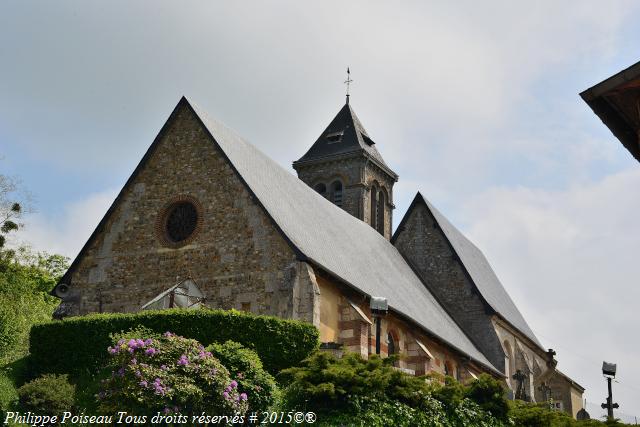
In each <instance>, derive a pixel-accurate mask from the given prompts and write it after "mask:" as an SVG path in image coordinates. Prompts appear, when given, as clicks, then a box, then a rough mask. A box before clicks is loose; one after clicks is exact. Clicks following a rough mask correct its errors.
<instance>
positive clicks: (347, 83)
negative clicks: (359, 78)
mask: <svg viewBox="0 0 640 427" xmlns="http://www.w3.org/2000/svg"><path fill="white" fill-rule="evenodd" d="M344 83H345V84H346V85H347V104H348V103H349V86H350V85H351V83H353V80H351V71H349V67H347V80H345V81H344Z"/></svg>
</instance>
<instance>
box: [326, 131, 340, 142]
mask: <svg viewBox="0 0 640 427" xmlns="http://www.w3.org/2000/svg"><path fill="white" fill-rule="evenodd" d="M343 134H344V131H340V132H333V133H329V134H327V136H326V138H327V141H329V144H335V143H337V142H340V141H342V135H343Z"/></svg>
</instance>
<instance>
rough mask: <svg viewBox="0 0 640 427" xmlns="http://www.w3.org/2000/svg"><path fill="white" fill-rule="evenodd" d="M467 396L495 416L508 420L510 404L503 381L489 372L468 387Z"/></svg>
mask: <svg viewBox="0 0 640 427" xmlns="http://www.w3.org/2000/svg"><path fill="white" fill-rule="evenodd" d="M465 396H466V397H468V398H469V399H471V400H473V401H474V402H476V403H477V404H478V405H480V407H481V408H482V409H484V410H485V411H488V412H490V413H491V415H493V416H494V417H495V418H497V419H499V420H503V421H507V419H508V417H507V414H508V412H509V404H508V403H507V402H508V401H507V398H506V390H505V388H504V386H503V385H502V383H501V382H500V381H498V380H497V379H495V378H493V377H492V376H490V375H488V374H482V375H480V376H479V377H478V379H477V380H474V381H471V383H469V385H468V387H466V391H465Z"/></svg>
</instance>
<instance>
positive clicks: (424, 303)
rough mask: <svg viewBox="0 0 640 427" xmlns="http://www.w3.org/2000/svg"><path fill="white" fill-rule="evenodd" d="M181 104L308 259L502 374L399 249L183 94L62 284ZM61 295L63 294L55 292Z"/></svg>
mask: <svg viewBox="0 0 640 427" xmlns="http://www.w3.org/2000/svg"><path fill="white" fill-rule="evenodd" d="M181 107H186V108H189V109H191V111H193V112H194V114H195V115H196V116H197V117H198V119H199V120H200V122H201V123H202V125H203V126H204V127H205V128H206V129H207V131H208V132H209V134H210V136H211V138H212V140H213V142H214V144H216V145H217V146H218V147H219V148H220V150H221V151H222V153H223V155H224V156H225V157H226V158H227V160H228V161H229V163H230V165H231V167H232V168H233V169H234V170H235V171H236V173H237V175H238V177H239V178H240V180H241V181H242V182H243V183H244V184H245V186H246V187H247V189H248V190H249V191H250V193H252V195H253V196H254V197H255V199H256V202H257V203H258V204H259V205H261V206H262V208H263V209H264V210H265V212H266V213H267V215H268V216H269V217H270V219H271V220H272V221H273V223H274V225H275V227H276V228H277V229H278V230H279V231H280V232H281V233H282V235H283V237H284V238H285V240H287V242H288V243H289V244H290V245H291V246H292V248H293V250H294V251H295V252H296V254H297V256H298V257H299V258H300V259H301V260H305V261H308V262H311V263H313V264H315V265H317V266H318V267H320V268H322V269H323V270H325V271H327V272H328V273H330V274H332V275H333V276H334V277H336V278H337V279H338V280H340V281H342V282H343V283H345V284H346V285H348V286H350V287H352V288H354V289H356V290H358V291H360V292H361V293H363V294H365V295H368V296H382V297H385V298H387V299H388V302H389V307H390V309H391V310H394V311H395V312H397V313H399V314H400V315H401V316H404V317H405V318H407V319H409V320H410V321H412V322H414V323H415V324H417V325H419V327H421V328H422V329H423V330H424V331H426V332H427V333H430V334H432V335H434V336H436V337H438V338H439V339H441V340H442V341H444V342H446V343H447V344H448V345H450V346H451V347H453V348H455V349H457V350H458V351H460V352H461V353H463V354H465V355H467V356H468V357H470V358H471V359H472V360H474V361H476V362H477V363H479V364H481V365H483V366H485V367H486V368H488V369H489V370H491V371H493V372H495V373H497V374H501V372H500V371H499V370H498V369H496V368H495V367H494V366H493V365H492V364H491V362H489V361H488V360H487V358H486V357H485V356H484V355H483V354H482V353H481V352H480V351H479V350H478V349H477V348H476V347H475V345H474V344H473V343H472V342H471V341H470V340H469V338H468V337H467V336H466V335H465V333H464V332H463V331H462V330H461V329H460V327H459V326H458V325H457V324H456V323H455V321H454V320H453V319H452V318H451V317H450V316H449V315H448V314H447V312H446V311H445V310H444V309H443V308H442V307H441V306H440V305H439V304H438V302H437V301H436V300H435V298H434V297H433V295H432V294H431V293H430V292H429V290H428V289H427V288H426V287H425V286H424V285H423V284H422V282H421V281H420V279H419V278H418V276H416V275H415V273H414V272H413V271H412V269H411V267H410V266H409V265H408V264H407V263H406V261H405V260H404V258H403V257H402V256H401V255H400V253H399V252H398V250H397V249H396V248H395V247H394V246H393V245H392V244H391V243H390V242H389V241H388V240H386V239H385V238H384V237H382V236H381V235H380V234H379V233H378V232H376V231H375V230H374V229H373V228H371V227H370V226H369V225H367V224H365V223H364V222H362V221H360V220H358V219H356V218H354V217H352V216H351V215H349V214H348V213H346V212H345V211H344V210H342V209H340V208H338V207H337V206H335V205H334V204H333V203H331V202H329V201H328V200H326V199H325V198H324V197H322V196H321V195H319V194H318V193H316V192H315V191H313V190H312V189H311V188H309V187H308V186H307V185H306V184H304V183H303V182H302V181H301V180H299V179H298V178H296V177H295V176H294V175H292V174H291V173H289V172H287V171H286V170H284V169H283V168H282V167H281V166H280V165H278V164H277V163H276V162H274V161H273V160H271V159H270V158H269V157H267V156H266V155H264V154H263V153H262V152H261V151H259V150H258V149H257V148H256V147H254V146H253V145H251V144H249V143H248V142H246V141H245V140H243V139H242V138H241V137H240V136H238V135H237V134H236V133H235V132H234V131H233V130H231V129H229V128H227V127H226V126H225V125H223V124H222V123H220V122H218V121H216V120H214V119H212V118H210V117H209V116H208V115H207V113H206V112H205V111H203V110H202V109H201V108H199V107H197V106H196V105H195V104H193V103H191V102H190V101H188V100H187V99H186V98H185V97H183V98H182V99H181V100H180V102H179V103H178V105H177V106H176V108H175V109H174V112H173V113H172V115H171V116H170V118H169V119H168V120H167V123H165V125H164V126H163V129H162V130H161V131H160V133H159V134H158V136H157V137H156V139H155V141H154V143H153V144H152V145H151V147H150V148H149V149H148V150H147V153H146V154H145V156H144V157H143V159H142V160H141V162H140V163H139V164H138V166H137V167H136V170H134V172H133V174H132V175H131V177H129V180H128V181H127V183H126V184H125V186H124V188H123V190H122V191H121V192H120V194H119V195H118V197H117V198H116V200H115V201H114V202H113V204H112V205H111V207H110V208H109V210H108V211H107V213H106V214H105V216H104V217H103V218H102V220H101V221H100V223H99V224H98V226H97V227H96V229H95V230H94V232H93V233H92V235H91V236H90V237H89V239H88V241H87V242H86V243H85V245H84V247H83V248H82V250H81V251H80V253H79V254H78V256H77V257H76V259H75V260H74V262H73V263H72V264H71V266H70V267H69V270H67V272H66V273H65V275H64V276H63V277H62V279H61V280H60V281H59V283H58V285H60V284H62V283H68V280H69V278H70V275H71V273H72V271H73V270H74V269H75V268H76V267H77V265H78V263H79V262H80V260H81V259H82V257H83V254H84V253H85V251H86V250H87V249H88V248H89V247H90V244H91V242H92V241H93V240H94V239H95V237H96V235H97V234H98V233H99V231H100V230H101V229H102V228H103V227H104V224H105V223H106V221H107V218H108V217H109V216H110V214H111V212H112V211H113V209H114V208H115V206H116V205H118V201H119V199H120V198H121V197H122V194H123V193H124V191H125V189H126V188H127V187H128V186H129V185H130V184H131V183H132V182H133V180H134V179H135V177H136V176H137V175H138V173H139V172H140V170H142V168H143V167H144V164H145V163H146V162H147V160H148V159H149V158H150V156H151V154H152V153H153V151H154V147H155V145H156V144H157V143H158V141H159V140H160V138H161V135H162V134H163V133H164V131H165V129H167V128H168V126H169V123H170V122H171V120H172V118H173V117H174V115H175V113H176V111H178V110H179V109H180V108H181ZM52 295H55V291H52Z"/></svg>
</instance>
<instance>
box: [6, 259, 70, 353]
mask: <svg viewBox="0 0 640 427" xmlns="http://www.w3.org/2000/svg"><path fill="white" fill-rule="evenodd" d="M66 267H67V259H66V258H65V257H62V256H60V255H49V254H46V253H37V254H34V253H33V252H31V251H30V250H28V249H26V248H21V249H19V250H18V251H16V252H15V253H14V254H12V256H11V257H10V258H9V257H2V258H1V259H0V364H2V363H7V362H10V361H12V360H15V359H16V358H18V357H20V356H23V355H25V354H26V353H27V352H28V343H29V330H30V329H31V326H32V325H33V324H35V323H38V322H46V321H49V320H50V319H51V315H52V313H53V310H54V309H55V307H56V305H57V304H58V300H57V299H55V298H53V297H51V296H50V295H49V294H48V293H49V291H50V290H51V289H53V286H54V285H55V284H56V282H57V280H58V278H59V276H60V275H61V274H62V272H63V271H64V270H65V269H66Z"/></svg>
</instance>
